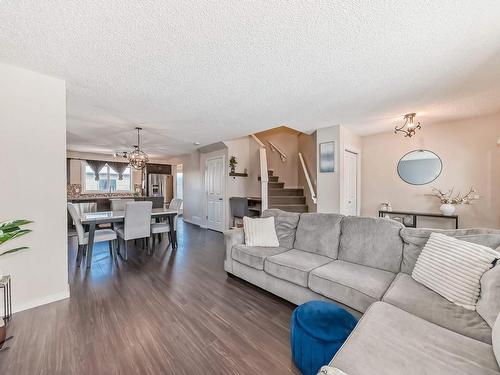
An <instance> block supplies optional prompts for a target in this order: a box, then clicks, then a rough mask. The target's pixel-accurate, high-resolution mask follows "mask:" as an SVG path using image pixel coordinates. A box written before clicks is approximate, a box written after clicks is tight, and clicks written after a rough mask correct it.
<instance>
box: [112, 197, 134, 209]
mask: <svg viewBox="0 0 500 375" xmlns="http://www.w3.org/2000/svg"><path fill="white" fill-rule="evenodd" d="M109 201H110V202H111V211H125V205H126V204H127V203H128V202H134V199H131V198H124V199H110V200H109Z"/></svg>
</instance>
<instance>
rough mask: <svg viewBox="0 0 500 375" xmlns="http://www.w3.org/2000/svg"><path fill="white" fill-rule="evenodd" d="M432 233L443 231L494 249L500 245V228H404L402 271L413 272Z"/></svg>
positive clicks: (451, 235) (402, 233)
mask: <svg viewBox="0 0 500 375" xmlns="http://www.w3.org/2000/svg"><path fill="white" fill-rule="evenodd" d="M431 233H442V234H445V235H447V236H450V237H455V238H457V239H459V240H462V241H467V242H472V243H476V244H478V245H483V246H488V247H491V248H492V249H495V248H497V247H498V246H500V230H498V229H454V230H442V229H425V228H403V229H401V237H402V238H403V242H404V246H403V261H402V263H401V272H405V273H407V274H411V273H412V271H413V268H414V267H415V263H416V262H417V258H418V256H419V255H420V252H421V251H422V249H423V248H424V246H425V244H426V243H427V240H428V239H429V237H430V235H431Z"/></svg>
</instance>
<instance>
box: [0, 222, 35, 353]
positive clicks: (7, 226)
mask: <svg viewBox="0 0 500 375" xmlns="http://www.w3.org/2000/svg"><path fill="white" fill-rule="evenodd" d="M30 223H32V221H29V220H10V221H4V222H2V223H0V245H2V244H3V243H5V242H7V241H10V240H12V239H14V238H17V237H21V236H24V235H25V234H28V233H29V232H31V229H25V228H22V226H23V225H26V224H30ZM27 248H28V247H27V246H20V247H15V248H13V249H7V250H0V257H1V256H4V255H7V254H13V253H15V252H18V251H20V250H24V249H27ZM2 276H3V275H2V270H1V269H0V279H1V278H2ZM6 336H7V330H6V328H5V322H4V320H3V319H0V350H2V347H3V344H4V342H5V340H6ZM4 350H5V349H4Z"/></svg>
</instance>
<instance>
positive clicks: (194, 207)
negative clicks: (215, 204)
mask: <svg viewBox="0 0 500 375" xmlns="http://www.w3.org/2000/svg"><path fill="white" fill-rule="evenodd" d="M168 164H172V168H174V166H175V165H177V164H182V166H183V177H184V186H183V188H184V191H183V197H184V198H183V199H184V201H183V217H184V220H185V221H187V222H189V223H193V224H197V225H200V224H201V219H202V215H203V214H202V209H203V205H202V204H203V203H202V198H203V193H204V189H203V179H202V173H201V168H200V153H199V152H198V151H195V152H193V153H191V154H184V155H179V156H176V157H174V158H172V159H169V160H168Z"/></svg>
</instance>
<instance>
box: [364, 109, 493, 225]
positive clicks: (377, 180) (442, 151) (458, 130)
mask: <svg viewBox="0 0 500 375" xmlns="http://www.w3.org/2000/svg"><path fill="white" fill-rule="evenodd" d="M422 125H423V128H422V130H420V131H419V132H418V133H417V135H416V136H414V137H412V138H410V139H408V138H404V137H402V136H401V135H395V134H394V133H393V132H387V133H382V134H376V135H372V136H366V137H363V138H362V147H363V156H362V170H363V181H362V197H363V210H362V214H363V215H370V216H373V215H376V214H377V210H378V209H379V206H380V203H381V202H386V201H390V202H391V204H392V207H393V209H400V210H415V211H430V212H439V206H440V203H439V201H438V200H437V198H434V197H430V196H428V195H427V194H429V193H430V192H431V186H435V187H437V188H440V189H444V190H447V189H449V188H452V187H454V188H455V191H457V192H458V191H461V192H465V191H467V190H468V189H469V188H470V187H471V186H473V187H475V188H476V189H477V191H478V193H479V194H480V195H481V199H480V200H479V201H477V202H475V203H474V204H473V205H470V206H458V207H457V213H458V215H459V216H460V221H461V224H460V227H494V228H500V146H499V145H497V140H498V139H499V138H500V113H499V114H495V115H489V116H484V117H479V118H471V119H466V120H462V121H457V122H453V123H441V124H438V123H425V124H422ZM415 149H429V150H431V151H433V152H435V153H436V154H437V155H438V156H439V157H440V158H441V159H442V162H443V171H442V173H441V175H440V176H439V177H438V178H437V179H436V180H435V181H434V182H432V183H430V184H428V185H424V186H413V185H409V184H407V183H405V182H404V181H402V180H401V179H400V178H399V176H398V174H397V171H396V166H397V163H398V161H399V159H400V158H401V157H402V156H403V155H404V154H405V153H407V152H408V151H411V150H415ZM427 223H428V224H429V222H427ZM422 225H426V222H425V221H422ZM432 225H433V226H436V225H439V226H443V227H448V226H449V224H446V223H444V222H434V221H433V222H432Z"/></svg>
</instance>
